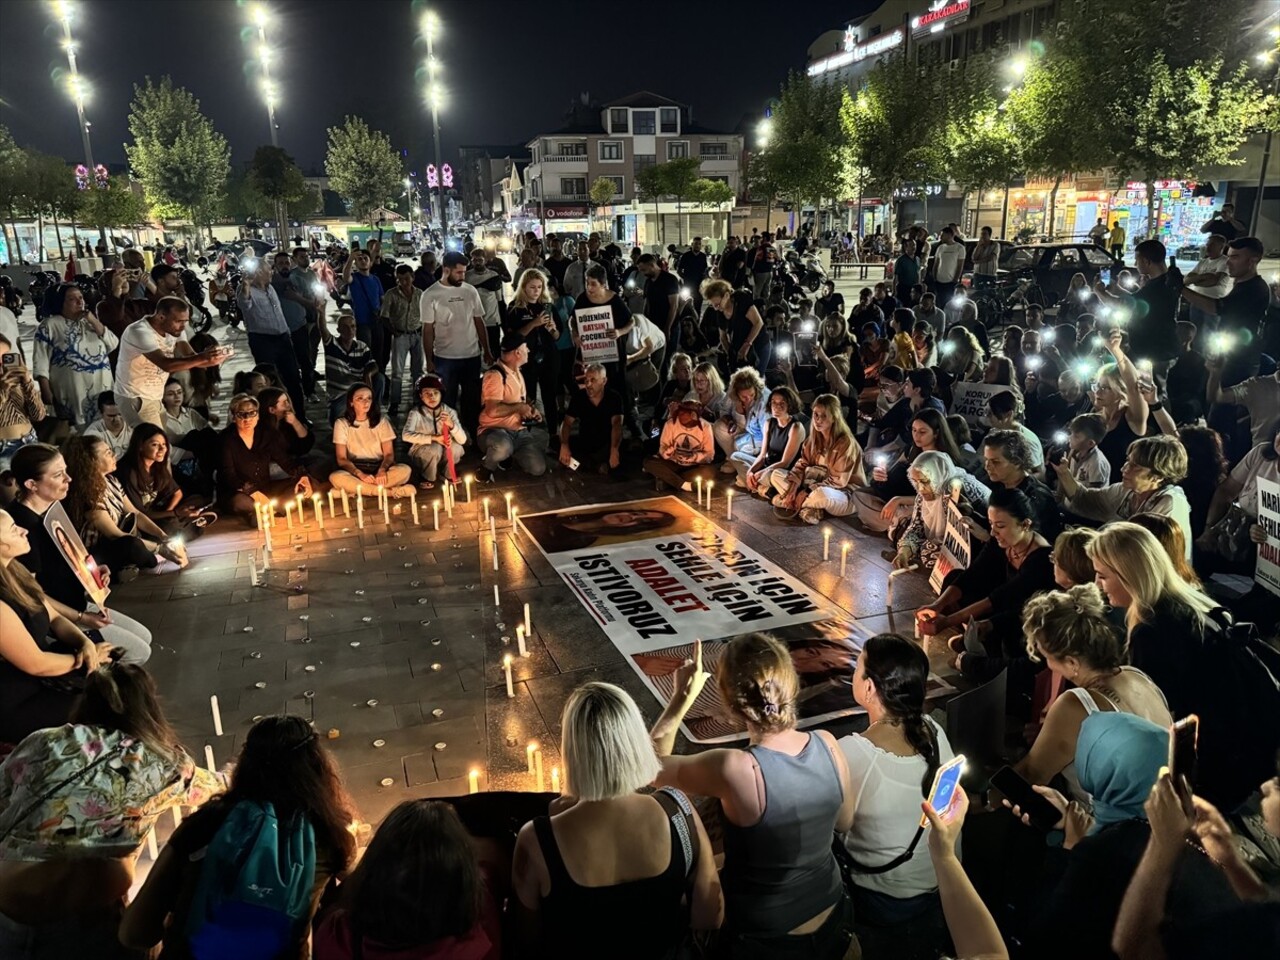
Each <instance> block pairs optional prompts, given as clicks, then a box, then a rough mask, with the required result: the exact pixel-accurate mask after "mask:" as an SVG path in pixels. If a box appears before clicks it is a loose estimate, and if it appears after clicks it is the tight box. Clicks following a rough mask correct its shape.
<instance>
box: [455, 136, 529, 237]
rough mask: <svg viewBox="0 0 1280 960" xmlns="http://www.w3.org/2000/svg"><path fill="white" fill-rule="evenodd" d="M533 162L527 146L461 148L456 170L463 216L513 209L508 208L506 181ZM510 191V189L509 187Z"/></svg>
mask: <svg viewBox="0 0 1280 960" xmlns="http://www.w3.org/2000/svg"><path fill="white" fill-rule="evenodd" d="M528 162H529V151H528V148H526V147H524V146H513V145H505V146H481V145H470V146H462V147H459V148H458V169H457V170H456V171H455V172H454V180H455V182H456V183H457V185H458V186H457V189H458V199H459V202H460V203H461V204H462V212H463V216H465V217H466V218H467V219H471V220H491V219H493V218H494V217H501V216H503V215H506V214H509V213H511V209H510V207H507V208H504V207H503V206H502V204H503V196H504V193H503V181H504V180H509V179H510V177H511V174H512V171H513V170H515V171H516V172H517V177H516V179H517V181H518V180H519V173H518V171H519V170H520V169H522V168H523V167H524V166H525V165H527V164H528ZM508 193H509V191H508Z"/></svg>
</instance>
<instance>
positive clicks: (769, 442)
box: [730, 368, 805, 499]
mask: <svg viewBox="0 0 1280 960" xmlns="http://www.w3.org/2000/svg"><path fill="white" fill-rule="evenodd" d="M744 369H745V368H744ZM739 372H741V371H739ZM800 410H801V405H800V397H799V396H797V395H796V392H795V391H794V390H792V389H791V388H790V387H778V388H776V389H775V390H774V391H773V392H772V393H770V394H769V403H768V411H769V417H768V419H767V420H765V423H764V433H763V435H762V438H761V442H760V452H759V453H758V454H756V456H755V458H754V459H752V460H750V461H749V462H748V458H747V456H746V455H745V454H744V455H739V454H738V453H734V455H733V456H732V457H731V458H730V460H731V462H732V463H733V465H734V469H735V470H736V471H737V473H738V477H737V479H736V480H735V481H734V483H735V484H736V485H737V486H739V487H742V488H743V489H745V490H747V491H749V492H751V493H754V494H756V495H757V496H760V497H764V498H766V499H768V497H769V496H771V489H772V484H771V483H770V481H769V478H770V476H771V475H772V473H773V471H774V470H775V469H779V470H783V471H787V472H789V471H790V470H791V468H792V467H793V466H794V465H795V462H796V457H798V456H799V455H800V445H801V444H802V443H804V438H805V429H804V424H803V423H801V422H800V421H799V420H798V419H797V416H796V415H797V414H798V413H800Z"/></svg>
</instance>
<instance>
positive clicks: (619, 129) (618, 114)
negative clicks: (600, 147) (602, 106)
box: [609, 107, 627, 133]
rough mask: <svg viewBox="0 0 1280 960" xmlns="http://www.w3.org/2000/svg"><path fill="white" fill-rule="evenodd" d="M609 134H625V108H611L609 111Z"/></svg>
mask: <svg viewBox="0 0 1280 960" xmlns="http://www.w3.org/2000/svg"><path fill="white" fill-rule="evenodd" d="M609 132H610V133H626V132H627V108H626V107H613V108H611V109H610V110H609Z"/></svg>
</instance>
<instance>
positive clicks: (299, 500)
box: [295, 491, 307, 525]
mask: <svg viewBox="0 0 1280 960" xmlns="http://www.w3.org/2000/svg"><path fill="white" fill-rule="evenodd" d="M295 502H296V503H297V505H298V524H299V525H301V524H304V523H306V522H307V518H306V517H304V516H303V515H302V491H298V494H297V496H296V497H295Z"/></svg>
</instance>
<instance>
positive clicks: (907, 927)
mask: <svg viewBox="0 0 1280 960" xmlns="http://www.w3.org/2000/svg"><path fill="white" fill-rule="evenodd" d="M928 678H929V658H928V657H927V656H926V655H925V652H924V650H922V649H921V648H920V647H919V646H918V645H917V644H915V643H912V642H911V641H910V640H906V639H904V638H902V637H899V636H897V635H896V634H891V633H882V634H879V635H877V636H874V637H872V638H871V639H869V640H868V641H867V642H866V644H865V645H864V646H863V648H862V652H861V653H860V654H859V655H858V664H857V669H856V670H855V671H854V674H853V699H854V700H855V701H857V703H858V705H859V706H861V707H864V708H865V709H866V711H867V717H868V719H869V720H870V721H871V723H870V725H869V726H868V727H867V729H866V730H864V731H863V732H862V733H854V734H850V735H849V736H847V737H842V738H841V739H840V741H839V746H840V749H841V751H842V752H843V754H844V757H845V761H846V763H847V764H848V767H849V784H850V788H851V789H850V792H851V793H852V794H853V797H854V813H853V827H852V828H851V829H850V830H849V832H848V833H846V834H845V835H844V845H845V849H846V850H847V851H848V853H849V856H850V858H852V860H853V863H854V872H853V882H854V919H855V923H854V928H855V930H856V931H857V934H858V940H859V942H860V943H861V944H862V949H863V952H864V954H865V955H866V956H872V955H876V956H893V955H897V954H898V953H901V955H903V956H907V955H911V956H914V955H915V954H914V953H912V952H911V950H910V949H908V948H919V949H927V948H928V947H929V946H930V945H932V944H935V943H936V944H938V945H939V946H941V944H942V942H943V941H944V940H945V935H946V924H945V921H944V919H943V916H942V905H941V902H940V901H939V899H938V880H937V876H936V875H935V874H934V868H933V863H932V861H931V860H930V859H929V849H928V844H927V843H926V842H924V837H923V831H922V830H921V829H920V813H919V810H920V801H921V800H922V799H924V798H925V797H927V796H928V794H929V790H930V788H931V787H932V785H933V777H934V774H935V773H936V772H937V769H938V767H939V766H941V765H942V764H944V763H946V762H947V761H948V760H951V759H952V757H953V755H954V754H953V753H952V750H951V744H950V743H948V742H947V736H946V734H945V733H944V732H943V730H942V728H941V727H939V726H938V725H937V724H936V723H934V722H933V720H931V719H930V718H928V717H927V716H925V715H924V709H925V686H926V683H927V681H928ZM886 868H888V869H886Z"/></svg>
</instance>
